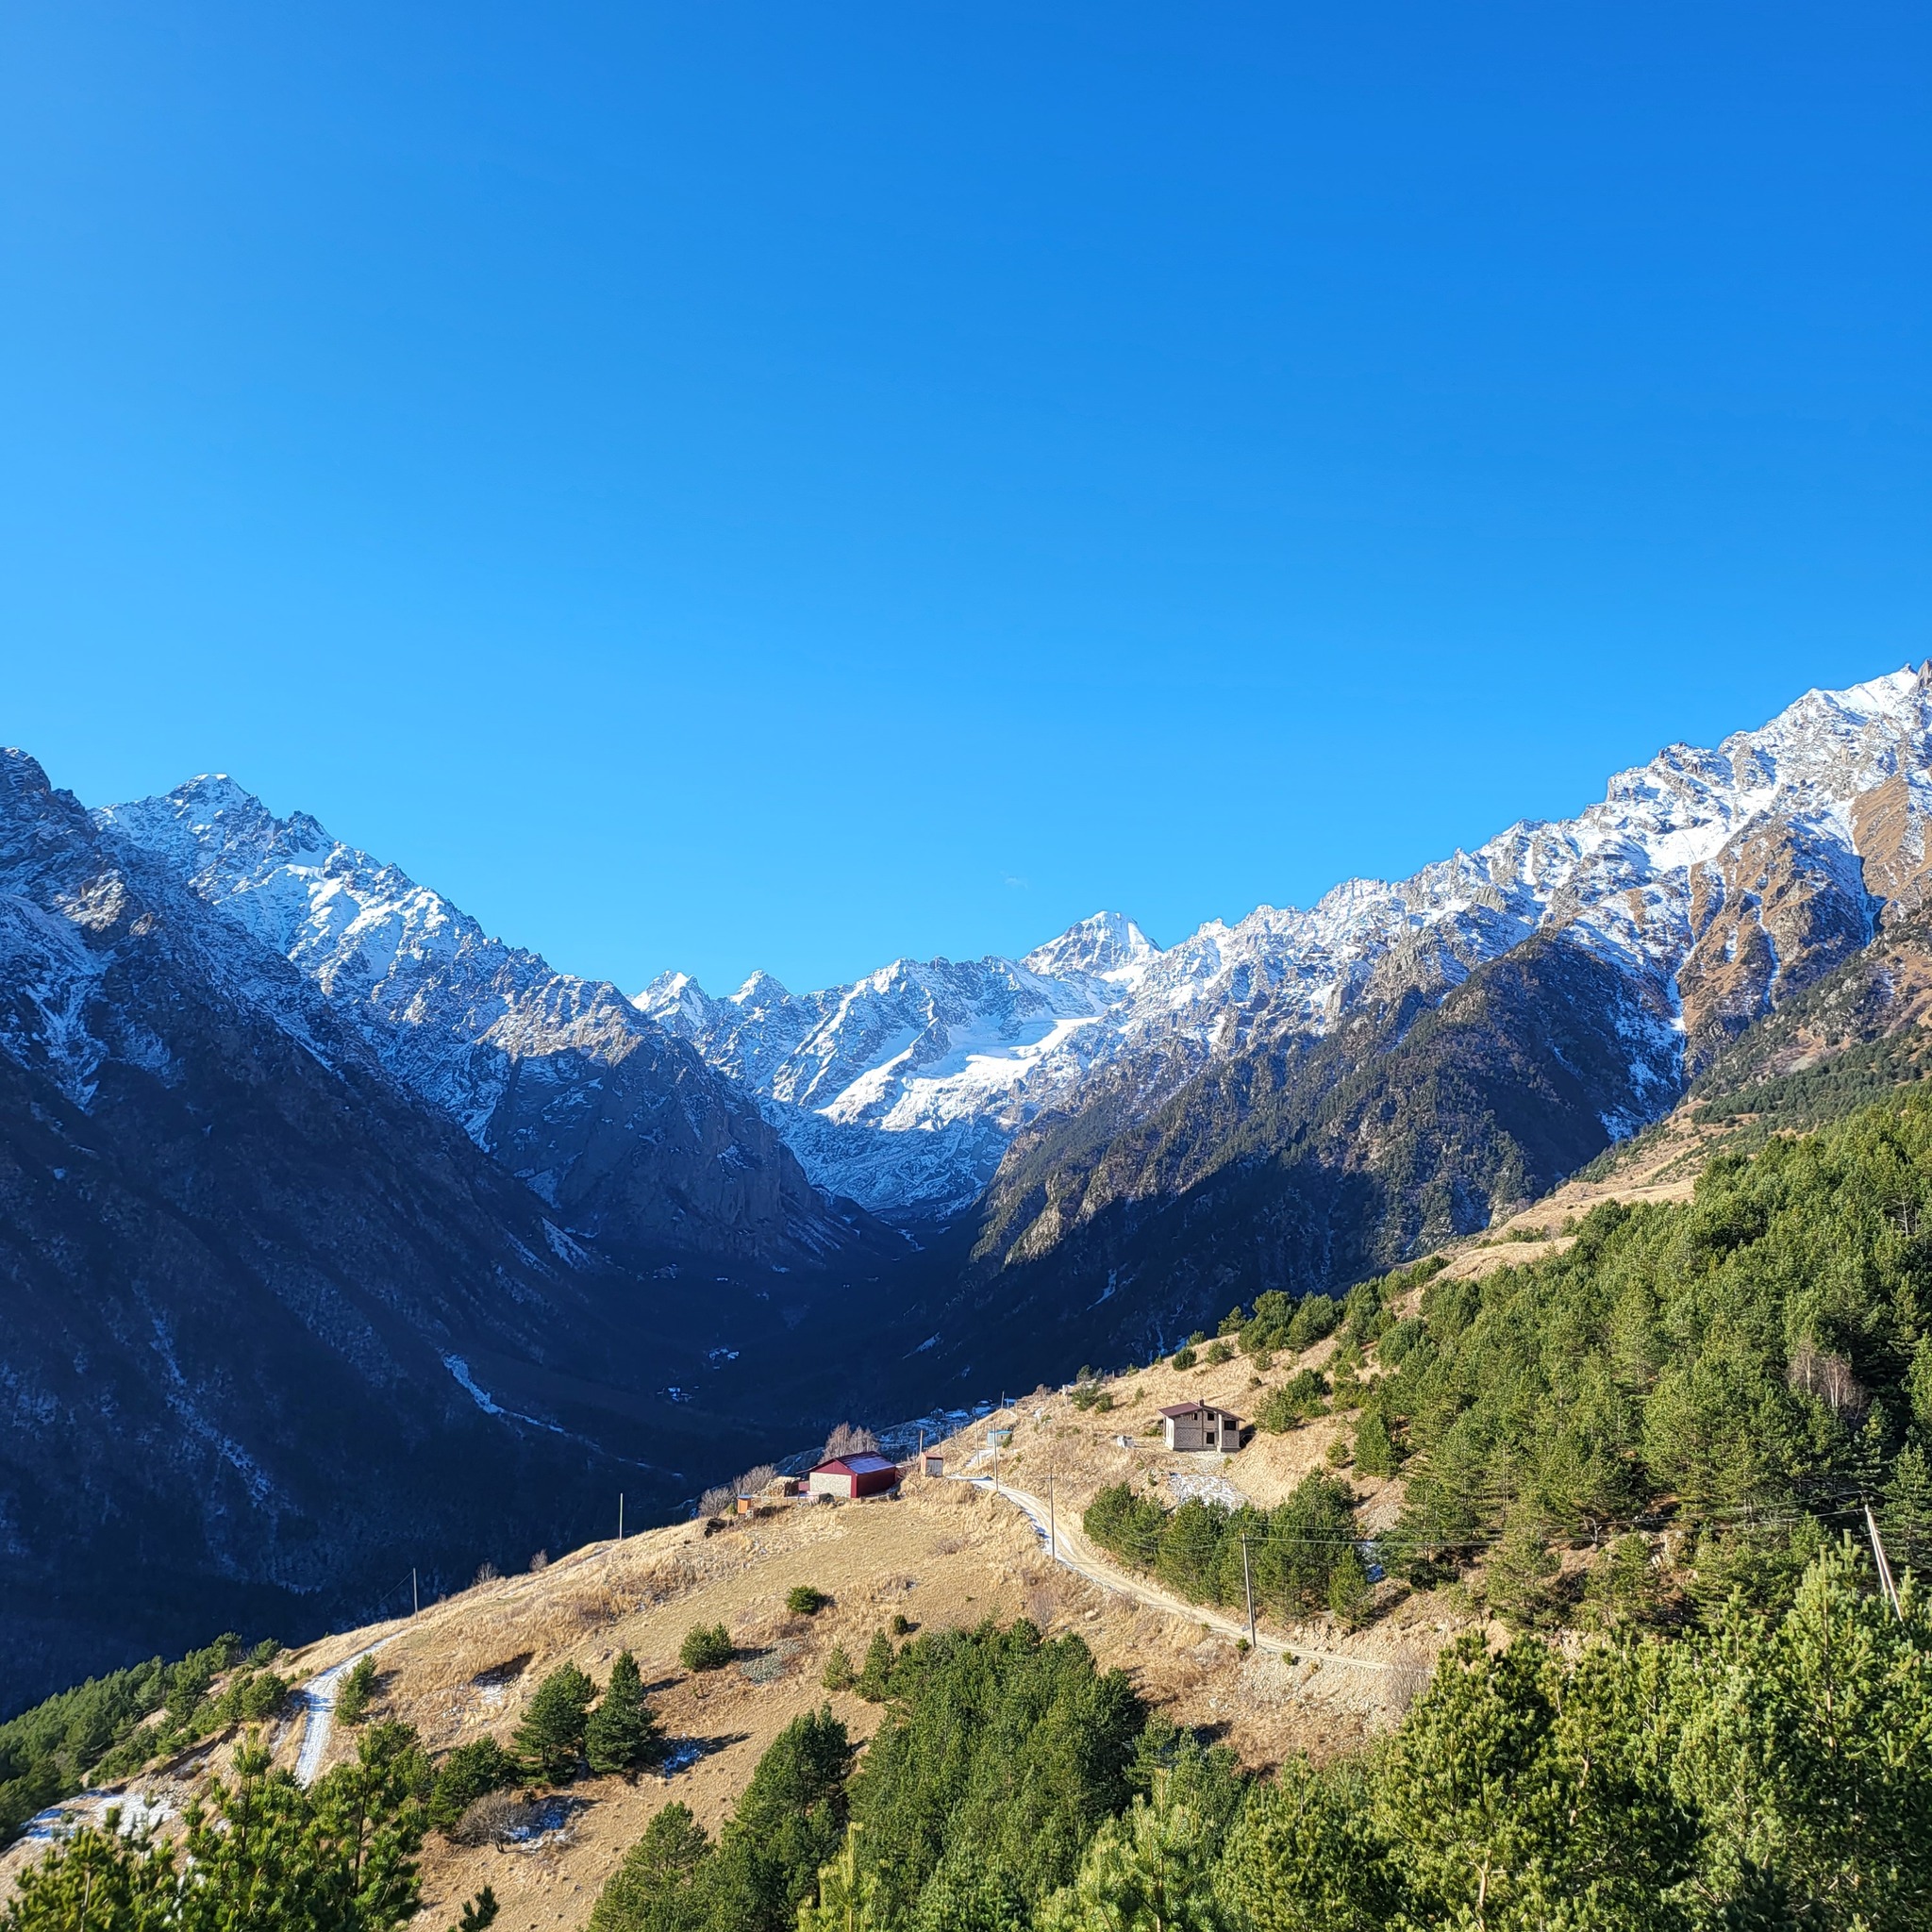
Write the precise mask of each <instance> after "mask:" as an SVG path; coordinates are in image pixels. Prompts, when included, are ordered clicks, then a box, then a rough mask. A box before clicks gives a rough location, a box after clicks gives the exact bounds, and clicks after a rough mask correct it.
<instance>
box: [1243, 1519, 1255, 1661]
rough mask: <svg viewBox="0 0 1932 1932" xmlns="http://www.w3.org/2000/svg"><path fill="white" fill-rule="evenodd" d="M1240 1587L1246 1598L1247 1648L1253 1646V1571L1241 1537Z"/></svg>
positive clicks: (1245, 1539)
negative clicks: (1245, 1593)
mask: <svg viewBox="0 0 1932 1932" xmlns="http://www.w3.org/2000/svg"><path fill="white" fill-rule="evenodd" d="M1241 1589H1242V1590H1243V1591H1246V1592H1247V1598H1248V1648H1249V1649H1250V1650H1253V1649H1254V1648H1255V1572H1254V1568H1253V1566H1252V1565H1251V1564H1250V1563H1249V1561H1248V1539H1247V1538H1246V1537H1242V1539H1241Z"/></svg>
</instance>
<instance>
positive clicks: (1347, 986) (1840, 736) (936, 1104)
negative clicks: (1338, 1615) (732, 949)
mask: <svg viewBox="0 0 1932 1932" xmlns="http://www.w3.org/2000/svg"><path fill="white" fill-rule="evenodd" d="M1928 802H1932V667H1922V668H1921V669H1919V670H1916V671H1914V670H1911V669H1907V670H1902V671H1898V672H1895V673H1892V674H1890V675H1888V676H1885V677H1880V678H1874V679H1873V680H1871V681H1869V682H1867V683H1864V684H1859V685H1855V686H1852V687H1851V688H1849V689H1848V690H1845V691H1811V692H1808V693H1807V695H1806V696H1804V697H1803V698H1801V699H1799V700H1798V702H1797V703H1795V704H1794V705H1792V706H1790V708H1787V709H1786V710H1785V711H1783V712H1781V713H1780V714H1779V715H1778V716H1777V717H1776V718H1774V719H1773V720H1772V721H1771V722H1770V723H1769V724H1766V725H1764V726H1763V727H1761V728H1760V729H1758V730H1757V731H1747V732H1739V733H1736V734H1734V735H1733V736H1732V737H1730V738H1727V739H1726V740H1724V742H1723V743H1722V744H1720V745H1719V746H1718V747H1716V749H1714V750H1700V749H1698V748H1696V747H1693V746H1690V745H1683V744H1677V745H1672V746H1669V747H1667V748H1666V749H1665V750H1664V751H1662V752H1660V753H1659V754H1658V755H1657V758H1654V759H1652V760H1651V762H1650V763H1649V764H1647V765H1644V766H1641V767H1637V768H1634V769H1633V770H1630V771H1627V772H1624V773H1620V774H1618V775H1617V776H1616V777H1614V778H1612V779H1611V781H1610V783H1609V785H1608V787H1607V791H1606V795H1605V797H1604V799H1603V801H1602V802H1601V803H1599V804H1596V805H1593V806H1591V807H1590V808H1587V809H1586V810H1584V811H1583V812H1581V813H1579V814H1578V815H1577V816H1576V817H1575V818H1574V819H1570V820H1565V821H1560V822H1554V823H1536V822H1528V821H1525V822H1523V823H1520V824H1516V825H1512V826H1511V827H1509V828H1508V829H1507V831H1505V832H1503V833H1501V834H1499V835H1498V836H1497V837H1496V838H1494V839H1491V840H1490V841H1488V842H1487V843H1485V844H1483V845H1480V846H1478V847H1477V848H1476V849H1475V850H1474V852H1462V851H1457V852H1456V853H1453V854H1452V855H1451V856H1450V857H1449V858H1445V859H1442V860H1441V861H1439V862H1437V863H1435V864H1433V865H1429V866H1425V867H1424V869H1423V870H1422V871H1421V872H1419V873H1417V874H1414V875H1413V876H1411V877H1410V878H1407V879H1404V880H1399V881H1395V882H1392V883H1391V882H1386V881H1382V880H1375V879H1351V880H1348V881H1345V882H1344V883H1343V884H1341V885H1339V886H1337V887H1336V888H1334V890H1333V891H1330V892H1328V893H1326V894H1325V895H1324V897H1323V898H1322V899H1321V900H1319V901H1318V902H1317V903H1316V904H1315V905H1314V906H1313V907H1312V908H1308V909H1307V910H1306V911H1304V910H1300V909H1297V908H1274V907H1266V906H1264V907H1261V908H1257V910H1256V911H1254V912H1252V913H1250V914H1249V915H1248V916H1247V917H1246V918H1245V919H1242V920H1241V921H1239V922H1237V923H1235V924H1224V923H1223V922H1220V921H1210V922H1208V924H1205V925H1203V926H1202V927H1201V928H1200V929H1199V930H1198V931H1196V932H1194V933H1193V934H1191V935H1190V936H1189V937H1188V938H1186V939H1184V940H1182V941H1179V942H1178V943H1177V944H1175V945H1174V946H1171V947H1168V948H1166V949H1161V948H1158V947H1156V946H1154V945H1152V944H1151V943H1150V942H1149V941H1147V940H1146V939H1145V937H1144V935H1143V934H1141V931H1140V929H1139V928H1138V927H1137V926H1135V925H1133V924H1132V923H1131V922H1130V921H1128V920H1126V919H1124V918H1123V917H1122V916H1121V915H1119V914H1113V913H1103V914H1099V915H1096V917H1095V918H1094V919H1092V920H1090V921H1086V922H1083V923H1082V924H1081V925H1078V926H1075V927H1074V928H1073V929H1072V930H1071V931H1070V932H1069V933H1067V934H1065V935H1062V937H1061V938H1060V939H1058V940H1056V941H1051V942H1050V943H1049V944H1047V945H1045V946H1042V947H1041V948H1040V949H1038V950H1037V951H1036V952H1034V953H1031V954H1028V955H1027V956H1026V957H1025V958H1024V959H1022V960H1007V959H1000V958H984V959H980V960H975V961H970V962H955V961H949V960H943V959H941V960H932V961H927V962H917V961H912V960H907V959H901V960H895V961H894V962H893V963H892V964H891V965H890V966H888V967H885V968H882V969H881V970H880V971H878V972H877V973H874V974H868V975H867V976H866V977H864V978H863V979H859V980H857V981H854V982H852V983H851V984H850V985H847V986H841V987H834V988H830V989H827V990H825V991H819V992H811V993H806V994H792V993H790V992H788V991H786V990H785V989H784V988H783V987H782V986H780V985H779V984H778V983H777V982H776V981H775V980H774V979H773V978H771V976H770V975H768V974H756V975H754V977H753V978H752V979H751V980H749V981H747V982H746V984H745V985H744V986H743V987H741V989H739V991H737V992H736V993H733V994H732V995H730V996H729V997H728V998H725V999H722V1000H714V999H711V998H710V997H709V996H708V995H707V994H705V993H704V991H703V990H702V989H701V988H699V987H698V986H697V985H696V984H695V982H693V981H692V980H691V979H690V978H689V977H688V976H687V975H683V974H667V975H665V976H664V977H662V978H660V979H658V980H657V981H655V982H654V983H653V984H652V985H651V986H650V987H648V988H646V989H645V990H644V991H643V992H641V993H640V994H639V995H638V996H637V1004H638V1006H639V1008H640V1009H641V1010H642V1011H643V1012H645V1013H648V1014H649V1015H651V1017H652V1018H654V1019H655V1020H657V1021H658V1024H661V1025H662V1026H663V1027H664V1028H665V1029H666V1030H667V1031H669V1032H673V1033H675V1034H677V1035H678V1036H679V1037H680V1038H683V1039H686V1040H688V1041H691V1043H692V1044H693V1045H694V1046H695V1047H696V1048H697V1049H698V1050H699V1051H700V1052H701V1053H702V1054H703V1055H704V1056H705V1058H707V1059H708V1061H710V1063H711V1064H712V1065H713V1066H715V1067H717V1068H719V1069H720V1070H721V1071H724V1072H727V1073H729V1074H731V1075H732V1076H733V1077H734V1078H736V1079H738V1080H741V1081H742V1082H743V1083H744V1084H745V1085H746V1086H747V1087H748V1088H749V1089H750V1090H751V1091H753V1092H754V1093H756V1094H757V1095H758V1098H759V1100H760V1102H761V1103H762V1104H763V1105H764V1107H765V1109H766V1112H767V1114H768V1116H769V1118H770V1119H771V1120H772V1121H773V1122H774V1124H775V1125H776V1126H777V1128H778V1130H779V1132H780V1133H781V1134H782V1135H783V1137H784V1138H785V1140H786V1141H787V1142H788V1143H789V1144H790V1145H791V1147H792V1148H793V1149H794V1151H795V1152H796V1153H797V1154H798V1156H799V1158H800V1159H801V1160H802V1161H803V1163H804V1165H805V1168H806V1171H807V1172H808V1174H810V1175H811V1176H812V1177H813V1179H814V1180H815V1181H817V1182H818V1183H819V1184H820V1185H821V1186H824V1187H830V1188H833V1189H835V1190H836V1191H840V1192H843V1193H846V1194H849V1195H851V1196H853V1197H854V1198H856V1199H858V1200H860V1201H862V1202H864V1203H865V1205H866V1206H868V1207H869V1208H872V1209H874V1211H875V1212H879V1213H882V1214H888V1215H891V1214H895V1213H896V1214H904V1213H907V1212H912V1211H924V1212H938V1213H956V1212H958V1210H959V1209H960V1208H962V1207H963V1206H965V1205H966V1204H967V1203H969V1202H970V1201H972V1200H974V1198H976V1197H977V1196H978V1194H979V1193H980V1192H981V1191H982V1190H983V1189H984V1188H985V1187H986V1186H987V1185H988V1184H989V1182H990V1180H991V1174H993V1173H994V1172H996V1171H997V1167H998V1162H999V1161H1000V1160H1001V1159H1003V1158H1005V1150H1006V1149H1007V1148H1008V1147H1009V1146H1010V1145H1011V1144H1012V1143H1013V1141H1014V1137H1015V1136H1016V1135H1019V1134H1021V1133H1023V1131H1024V1130H1026V1129H1028V1128H1029V1127H1031V1126H1033V1125H1034V1124H1036V1123H1037V1122H1039V1121H1040V1120H1041V1117H1042V1116H1044V1115H1047V1114H1072V1113H1074V1112H1077V1110H1078V1109H1079V1108H1080V1107H1081V1106H1082V1105H1083V1104H1085V1100H1086V1098H1087V1097H1088V1096H1090V1095H1099V1094H1102V1093H1105V1094H1107V1095H1108V1096H1110V1098H1111V1100H1112V1102H1113V1103H1114V1104H1116V1105H1117V1104H1118V1099H1119V1096H1120V1094H1121V1092H1122V1091H1123V1090H1124V1089H1134V1088H1136V1087H1138V1088H1140V1090H1141V1091H1142V1093H1143V1097H1144V1101H1145V1105H1146V1107H1147V1108H1154V1107H1156V1106H1158V1104H1159V1103H1160V1101H1161V1100H1162V1099H1163V1098H1164V1097H1165V1096H1166V1095H1167V1094H1168V1093H1170V1092H1171V1091H1173V1089H1174V1085H1175V1083H1176V1081H1177V1080H1178V1079H1180V1078H1184V1077H1186V1076H1187V1075H1188V1074H1191V1073H1192V1072H1194V1071H1196V1070H1198V1069H1199V1068H1200V1067H1202V1066H1204V1065H1205V1064H1207V1063H1208V1061H1210V1060H1211V1059H1213V1058H1215V1057H1216V1056H1224V1055H1229V1054H1239V1053H1241V1052H1244V1051H1246V1050H1248V1049H1249V1048H1251V1047H1253V1046H1255V1045H1257V1044H1259V1043H1263V1042H1265V1041H1269V1040H1278V1039H1285V1038H1289V1037H1293V1038H1299V1039H1303V1040H1307V1041H1315V1040H1319V1039H1322V1038H1324V1037H1325V1036H1326V1035H1328V1034H1330V1033H1331V1032H1333V1031H1334V1029H1335V1028H1336V1027H1337V1026H1339V1025H1341V1024H1343V1023H1344V1022H1345V1021H1346V1020H1347V1019H1348V1018H1349V1017H1350V1016H1351V1015H1353V1014H1355V1013H1357V1012H1358V1011H1362V1010H1366V1009H1367V1008H1370V1007H1373V1006H1374V1005H1376V1004H1378V1003H1379V1004H1386V1003H1387V1002H1388V1001H1390V1000H1391V998H1400V997H1401V995H1402V994H1403V993H1404V992H1405V991H1411V990H1412V991H1419V992H1421V993H1422V994H1424V996H1425V997H1426V998H1428V999H1431V1000H1435V999H1441V997H1442V996H1443V995H1444V994H1446V993H1447V992H1448V991H1451V990H1452V989H1454V988H1455V987H1457V986H1459V985H1461V984H1462V983H1463V982H1464V981H1466V980H1467V979H1468V978H1469V976H1470V975H1471V974H1473V973H1474V972H1475V971H1477V970H1478V969H1479V968H1481V967H1482V966H1483V965H1485V964H1486V963H1488V962H1490V961H1492V960H1495V959H1497V958H1502V957H1504V956H1505V955H1507V954H1508V953H1509V952H1511V951H1512V950H1514V949H1515V948H1517V947H1519V946H1522V945H1524V943H1526V942H1527V941H1529V940H1530V939H1531V938H1532V937H1534V936H1538V935H1542V936H1545V937H1547V936H1553V935H1561V936H1563V937H1564V938H1565V939H1566V940H1567V941H1569V942H1570V943H1572V944H1574V945H1576V946H1579V947H1581V948H1583V949H1584V950H1586V951H1587V952H1589V953H1591V955H1592V956H1593V957H1595V958H1598V959H1600V960H1601V961H1603V962H1604V963H1605V964H1606V965H1607V967H1609V968H1610V969H1611V970H1612V971H1613V972H1615V973H1616V974H1620V975H1622V976H1624V977H1625V978H1627V979H1628V980H1629V981H1630V982H1631V984H1632V988H1633V994H1632V997H1633V999H1634V1000H1635V1002H1636V1004H1637V1006H1638V1007H1639V1008H1641V1010H1643V1011H1644V1012H1645V1013H1646V1014H1656V1013H1658V1012H1661V1013H1662V1014H1663V1015H1664V1016H1665V1017H1666V1019H1667V1022H1668V1024H1669V1025H1670V1027H1671V1029H1672V1030H1673V1032H1674V1036H1675V1038H1676V1041H1677V1042H1678V1046H1679V1052H1678V1054H1677V1055H1676V1056H1675V1059H1674V1064H1671V1065H1668V1066H1664V1067H1659V1066H1658V1064H1657V1058H1656V1056H1655V1055H1654V1054H1653V1053H1651V1052H1650V1050H1649V1048H1648V1046H1647V1045H1644V1046H1642V1047H1641V1049H1640V1050H1637V1051H1633V1053H1632V1056H1631V1058H1630V1068H1631V1079H1630V1081H1629V1082H1627V1083H1626V1086H1627V1088H1628V1092H1627V1095H1626V1096H1625V1098H1624V1100H1622V1101H1620V1102H1618V1103H1617V1104H1616V1105H1615V1106H1613V1107H1612V1108H1611V1109H1610V1110H1609V1111H1608V1112H1607V1114H1606V1115H1605V1117H1604V1120H1603V1123H1602V1126H1603V1131H1604V1132H1605V1133H1606V1134H1607V1135H1608V1136H1610V1137H1611V1138H1615V1137H1618V1136H1621V1135H1624V1134H1627V1133H1629V1132H1630V1131H1632V1130H1633V1129H1634V1128H1635V1127H1637V1126H1639V1125H1641V1124H1643V1122H1644V1121H1646V1120H1648V1119H1652V1118H1655V1117H1656V1116H1657V1114H1658V1113H1659V1112H1661V1111H1662V1110H1663V1109H1664V1108H1667V1107H1668V1106H1669V1105H1670V1104H1671V1103H1672V1102H1673V1101H1674V1099H1675V1097H1676V1093H1677V1091H1679V1089H1680V1086H1681V1082H1682V1080H1683V1079H1684V1078H1686V1077H1694V1076H1695V1075H1696V1074H1697V1073H1698V1071H1699V1070H1700V1069H1701V1067H1702V1066H1703V1065H1705V1064H1706V1063H1707V1061H1708V1060H1709V1059H1710V1058H1711V1057H1712V1056H1713V1055H1714V1054H1716V1053H1717V1052H1718V1051H1720V1050H1721V1049H1722V1047H1723V1045H1724V1042H1725V1041H1727V1040H1729V1039H1730V1038H1732V1037H1733V1036H1734V1035H1735V1034H1737V1033H1738V1032H1739V1031H1740V1030H1741V1029H1742V1028H1743V1027H1745V1026H1747V1025H1748V1024H1751V1023H1752V1022H1753V1021H1754V1020H1756V1019H1757V1018H1759V1017H1761V1016H1762V1015H1763V1014H1765V1013H1766V1012H1768V1011H1770V1010H1771V1008H1773V1007H1774V1005H1775V1004H1776V1003H1777V1001H1778V1000H1779V999H1781V998H1782V997H1784V996H1785V995H1786V994H1787V993H1788V992H1790V991H1795V990H1797V989H1799V988H1801V987H1803V986H1804V985H1806V984H1807V983H1808V982H1809V981H1810V980H1812V979H1814V978H1815V977H1817V976H1818V974H1821V973H1823V972H1825V971H1827V970H1829V969H1830V968H1831V967H1832V966H1833V965H1834V964H1836V963H1837V962H1838V961H1839V960H1840V959H1842V958H1845V957H1847V956H1848V954H1850V953H1851V952H1853V951H1856V950H1857V948H1858V947H1860V946H1862V945H1863V944H1865V943H1866V941H1868V940H1869V939H1870V938H1871V937H1872V935H1873V933H1874V931H1875V930H1876V928H1877V924H1878V922H1879V920H1880V918H1881V916H1882V915H1883V914H1884V912H1885V911H1886V909H1887V908H1892V909H1894V910H1912V909H1916V908H1918V907H1919V906H1920V905H1921V904H1922V903H1923V899H1924V880H1925V874H1926V848H1925V823H1926V813H1927V808H1928ZM1645 1024H1646V1027H1647V1026H1648V1024H1649V1022H1648V1020H1646V1022H1645ZM908 1141H911V1142H913V1143H914V1146H913V1147H912V1148H910V1149H908V1147H907V1145H906V1144H905V1143H906V1142H908Z"/></svg>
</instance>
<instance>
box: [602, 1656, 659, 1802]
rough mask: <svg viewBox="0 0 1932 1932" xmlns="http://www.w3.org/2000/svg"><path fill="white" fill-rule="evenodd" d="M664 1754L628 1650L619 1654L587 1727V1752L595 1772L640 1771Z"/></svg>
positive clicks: (641, 1681)
mask: <svg viewBox="0 0 1932 1932" xmlns="http://www.w3.org/2000/svg"><path fill="white" fill-rule="evenodd" d="M663 1754H664V1737H663V1733H662V1732H661V1731H660V1730H659V1729H658V1719H657V1715H656V1713H655V1712H653V1710H652V1709H651V1707H650V1706H649V1705H648V1704H646V1703H645V1702H644V1682H643V1679H642V1678H641V1676H640V1675H639V1674H638V1660H637V1658H636V1657H633V1656H632V1655H631V1654H630V1652H629V1651H627V1650H621V1651H619V1652H618V1653H617V1661H616V1662H615V1663H613V1664H612V1665H611V1666H610V1682H609V1683H608V1684H607V1685H606V1686H605V1688H604V1696H603V1699H602V1701H601V1702H600V1703H599V1704H598V1706H597V1707H596V1709H595V1710H593V1711H592V1712H591V1717H590V1722H589V1724H586V1725H585V1727H584V1755H585V1757H588V1758H589V1759H590V1761H591V1770H592V1771H594V1772H599V1773H603V1774H609V1773H612V1772H637V1771H641V1770H642V1769H643V1767H644V1766H645V1765H647V1764H652V1763H655V1762H656V1761H657V1759H658V1758H659V1757H662V1756H663Z"/></svg>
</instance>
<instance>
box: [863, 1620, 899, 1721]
mask: <svg viewBox="0 0 1932 1932" xmlns="http://www.w3.org/2000/svg"><path fill="white" fill-rule="evenodd" d="M897 1661H898V1653H897V1652H896V1651H895V1650H893V1648H892V1640H891V1638H890V1637H888V1636H887V1635H886V1633H885V1632H884V1631H883V1630H874V1632H873V1633H872V1641H871V1642H870V1643H869V1644H867V1645H866V1647H865V1662H864V1664H863V1665H862V1666H861V1667H860V1670H859V1673H858V1682H857V1683H856V1684H855V1685H854V1686H853V1689H854V1690H856V1691H858V1694H859V1695H860V1696H861V1697H863V1698H864V1699H865V1700H866V1701H867V1702H868V1703H869V1704H883V1703H884V1702H885V1699H886V1685H887V1683H888V1681H889V1680H890V1678H891V1674H892V1666H893V1664H894V1663H896V1662H897Z"/></svg>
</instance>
